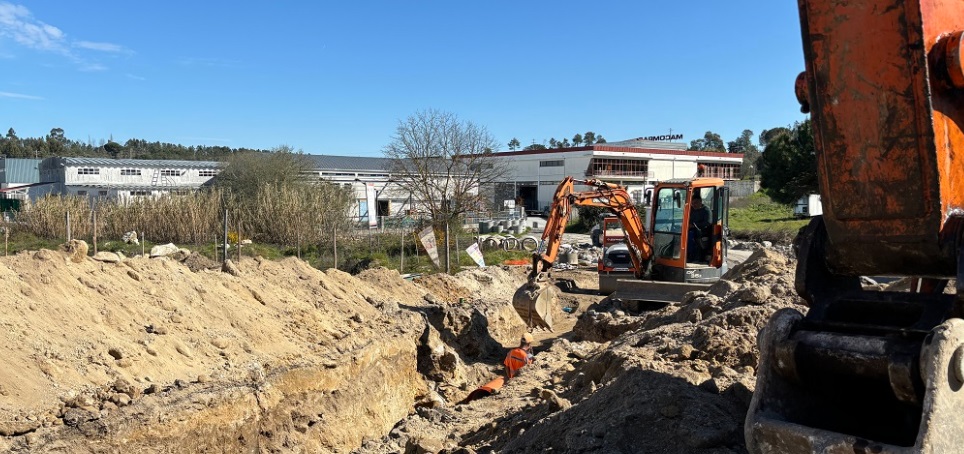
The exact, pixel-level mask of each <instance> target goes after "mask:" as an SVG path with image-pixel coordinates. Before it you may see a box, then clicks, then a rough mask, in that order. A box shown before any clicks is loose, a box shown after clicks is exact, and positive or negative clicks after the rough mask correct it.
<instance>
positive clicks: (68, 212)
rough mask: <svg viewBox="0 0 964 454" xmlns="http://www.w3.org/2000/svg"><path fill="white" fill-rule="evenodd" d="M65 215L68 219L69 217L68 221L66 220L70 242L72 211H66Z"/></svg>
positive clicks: (68, 240)
mask: <svg viewBox="0 0 964 454" xmlns="http://www.w3.org/2000/svg"><path fill="white" fill-rule="evenodd" d="M64 216H65V217H66V219H67V221H66V222H67V242H68V243H69V242H70V238H71V235H70V211H67V212H66V213H64Z"/></svg>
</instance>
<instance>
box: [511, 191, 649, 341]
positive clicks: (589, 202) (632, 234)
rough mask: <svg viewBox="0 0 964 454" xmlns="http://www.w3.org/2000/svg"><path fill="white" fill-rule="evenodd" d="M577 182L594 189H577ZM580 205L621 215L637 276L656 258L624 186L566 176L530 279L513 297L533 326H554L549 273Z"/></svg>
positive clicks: (533, 255) (517, 308)
mask: <svg viewBox="0 0 964 454" xmlns="http://www.w3.org/2000/svg"><path fill="white" fill-rule="evenodd" d="M576 184H582V185H585V186H589V187H592V188H594V189H593V190H590V191H575V185H576ZM577 206H596V207H603V208H607V209H609V210H610V211H611V212H612V213H613V214H615V215H616V216H618V217H619V219H620V222H621V223H622V225H623V229H624V230H625V231H626V235H627V236H628V240H629V246H630V247H629V249H630V251H631V254H630V257H631V259H632V261H633V265H634V266H635V267H636V270H637V274H638V275H640V274H642V273H645V270H646V269H647V268H648V264H649V263H650V261H651V260H652V258H653V248H652V242H651V241H650V240H649V239H648V238H646V232H645V229H644V227H643V223H642V220H641V219H640V218H639V213H638V212H637V211H636V206H635V205H634V204H633V201H632V199H631V198H630V197H629V194H628V193H627V192H626V190H625V189H624V188H622V187H620V186H618V185H615V184H612V183H606V182H604V181H601V180H595V179H593V180H577V179H574V178H572V177H566V178H565V179H564V180H563V181H562V182H561V183H560V184H559V186H558V187H557V188H556V192H555V194H554V195H553V198H552V209H551V210H550V211H549V218H548V220H547V221H546V227H545V230H544V231H543V233H542V242H541V244H540V245H539V248H537V249H536V251H535V252H534V253H533V254H532V271H531V272H530V273H529V276H528V280H527V282H526V284H525V285H523V286H522V287H520V288H519V289H518V290H517V291H516V293H515V295H513V298H512V305H513V306H514V307H515V308H516V311H517V312H519V315H521V316H522V319H523V320H525V321H526V322H527V323H528V324H529V325H530V326H534V327H542V328H547V329H549V330H551V329H552V310H551V302H552V300H553V295H552V290H551V289H550V286H549V283H548V276H547V273H548V271H549V269H550V268H551V267H552V264H553V263H554V262H555V261H556V257H557V256H558V254H559V246H560V245H561V244H562V235H563V233H565V230H566V224H567V223H568V221H569V216H570V214H571V213H572V209H573V208H574V207H577Z"/></svg>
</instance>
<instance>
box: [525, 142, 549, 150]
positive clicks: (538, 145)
mask: <svg viewBox="0 0 964 454" xmlns="http://www.w3.org/2000/svg"><path fill="white" fill-rule="evenodd" d="M547 149H548V148H546V146H545V145H543V144H541V143H533V144H531V145H526V147H525V148H523V150H526V151H529V150H547Z"/></svg>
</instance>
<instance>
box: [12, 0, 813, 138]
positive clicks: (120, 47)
mask: <svg viewBox="0 0 964 454" xmlns="http://www.w3.org/2000/svg"><path fill="white" fill-rule="evenodd" d="M799 28H800V26H799V19H798V16H797V4H796V2H795V1H793V0H776V1H774V0H758V1H753V2H750V1H739V0H738V1H734V2H721V1H718V0H713V1H691V2H653V1H637V2H629V1H606V0H599V1H596V2H576V1H551V2H550V1H527V2H460V1H450V2H441V1H421V2H419V1H409V2H401V1H392V2H388V1H385V2H375V1H360V0H359V1H340V2H327V1H280V2H257V3H255V2H247V1H230V2H229V1H203V2H200V1H180V0H169V1H164V2H138V1H96V0H91V1H85V2H75V1H69V2H64V1H53V0H37V1H27V2H7V1H4V0H0V68H2V69H3V70H2V71H0V133H5V132H6V131H7V129H8V128H11V127H12V128H14V129H15V130H16V132H17V134H18V135H19V136H20V137H39V136H43V135H46V134H47V133H48V132H49V131H50V129H51V128H55V127H59V128H63V129H64V132H65V134H66V136H67V137H68V138H71V139H75V140H82V141H86V140H88V138H89V139H90V140H91V141H93V142H94V143H98V142H99V141H100V140H102V139H107V138H109V137H111V136H112V137H113V138H114V140H116V141H118V142H121V143H123V142H124V141H126V140H127V139H130V138H137V139H145V140H148V141H161V142H171V143H179V144H183V145H223V146H228V147H232V148H238V147H248V148H261V149H271V148H275V147H278V146H281V145H288V146H291V147H293V148H294V149H296V150H302V151H304V152H306V153H310V154H337V155H359V156H380V155H381V150H382V148H383V147H384V146H385V144H387V143H388V142H389V141H390V140H391V136H392V134H393V132H394V129H395V127H396V125H397V124H398V121H399V120H400V119H404V118H405V117H407V116H409V115H411V114H413V113H415V112H416V111H419V110H424V109H430V108H432V109H439V110H443V111H449V112H453V113H455V114H457V115H458V116H459V117H460V118H462V119H464V120H469V121H472V122H475V123H477V124H479V125H482V126H485V127H486V128H488V130H489V131H490V132H491V133H492V134H493V135H494V136H495V138H496V139H497V140H498V141H499V143H501V144H503V148H505V145H504V144H506V143H507V142H508V141H509V140H510V139H512V138H513V137H516V138H518V139H519V141H520V142H522V144H523V145H526V144H529V143H532V142H533V141H535V142H537V143H542V142H543V141H547V140H548V139H549V138H550V137H555V138H557V139H560V140H561V139H562V138H564V137H566V138H570V139H571V137H572V136H573V135H574V134H575V133H577V132H579V133H582V132H585V131H589V130H591V131H594V132H596V133H597V134H601V135H603V136H604V137H605V138H606V139H607V140H609V141H616V140H623V139H630V138H634V137H639V136H646V135H656V134H667V133H669V131H670V130H671V129H672V132H673V133H674V134H679V133H682V134H683V135H684V140H685V141H687V142H688V141H689V140H692V139H696V138H699V137H702V135H703V133H704V132H705V131H707V130H712V131H714V132H717V133H719V134H720V135H721V136H722V137H723V139H724V140H727V141H728V140H733V139H734V138H736V137H737V136H738V135H739V134H740V132H741V131H742V130H744V129H751V130H753V131H754V133H759V132H760V130H762V129H764V128H772V127H776V126H785V125H788V124H791V123H793V122H794V121H798V120H802V119H803V118H804V117H803V115H802V114H800V113H799V107H798V105H797V102H796V100H795V98H794V95H793V81H794V78H795V77H796V75H797V74H798V73H799V72H800V71H802V70H803V68H804V62H803V53H802V50H801V44H800V32H799Z"/></svg>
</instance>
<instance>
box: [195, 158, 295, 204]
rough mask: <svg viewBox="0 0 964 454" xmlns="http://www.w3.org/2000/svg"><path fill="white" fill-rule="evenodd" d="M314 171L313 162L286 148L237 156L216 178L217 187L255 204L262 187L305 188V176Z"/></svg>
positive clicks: (231, 159)
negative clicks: (254, 201) (303, 186)
mask: <svg viewBox="0 0 964 454" xmlns="http://www.w3.org/2000/svg"><path fill="white" fill-rule="evenodd" d="M312 170H314V164H313V163H312V161H311V158H309V157H308V156H307V155H305V154H304V153H302V152H300V151H298V152H294V151H293V150H292V148H291V147H289V146H287V145H282V146H279V147H277V148H275V149H274V150H272V152H270V153H257V152H251V151H248V152H239V153H236V154H235V155H234V156H231V157H230V158H229V159H228V160H227V166H226V167H225V168H224V169H223V170H221V172H220V173H218V175H217V177H215V179H214V185H215V186H216V187H219V188H222V189H224V190H226V191H227V192H228V193H230V194H232V195H233V196H236V197H237V198H238V199H239V200H240V201H241V202H242V203H243V202H244V201H253V200H254V199H255V197H256V195H257V194H258V189H259V188H260V187H262V186H272V187H277V188H285V187H291V186H294V185H298V184H304V183H305V182H306V180H305V178H304V175H305V174H306V173H308V172H311V171H312Z"/></svg>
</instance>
